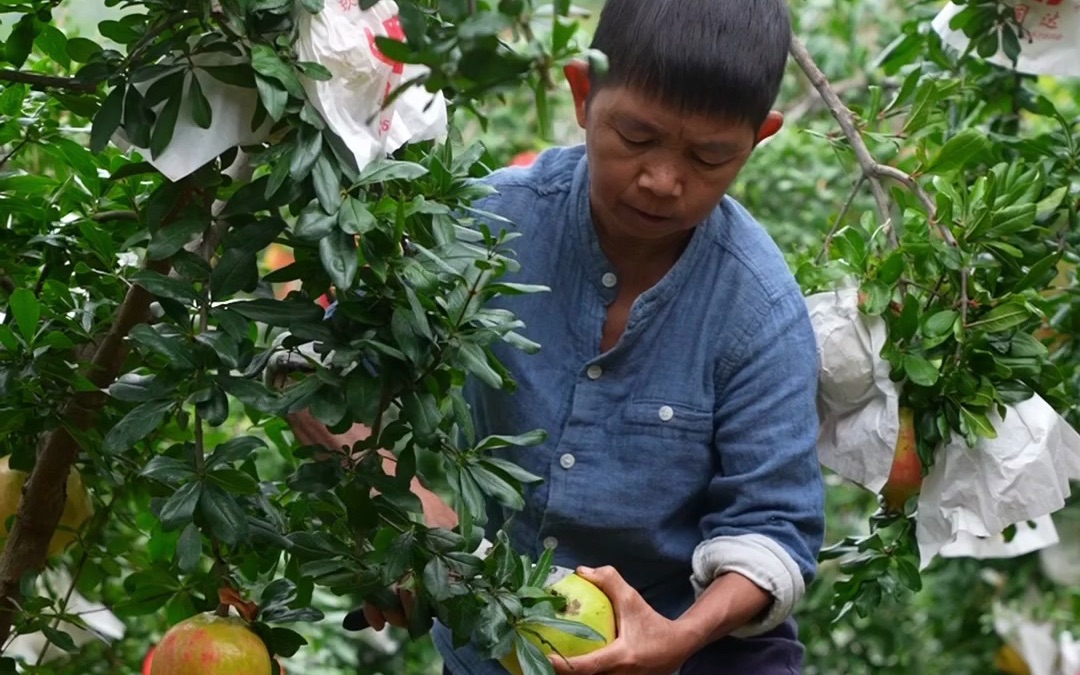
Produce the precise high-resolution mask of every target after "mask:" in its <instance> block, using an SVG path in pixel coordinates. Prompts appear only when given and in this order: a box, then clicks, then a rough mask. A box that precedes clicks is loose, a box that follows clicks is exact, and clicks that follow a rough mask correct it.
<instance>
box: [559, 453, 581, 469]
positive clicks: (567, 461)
mask: <svg viewBox="0 0 1080 675" xmlns="http://www.w3.org/2000/svg"><path fill="white" fill-rule="evenodd" d="M575 461H577V460H575V459H574V456H573V455H571V454H570V453H569V452H568V453H566V454H565V455H563V456H562V457H560V458H559V465H560V466H562V468H564V469H569V468H570V467H572V466H574V462H575Z"/></svg>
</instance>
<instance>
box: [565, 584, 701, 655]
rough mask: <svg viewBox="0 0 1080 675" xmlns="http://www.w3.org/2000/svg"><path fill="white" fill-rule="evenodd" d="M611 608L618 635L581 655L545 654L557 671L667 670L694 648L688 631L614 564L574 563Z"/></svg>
mask: <svg viewBox="0 0 1080 675" xmlns="http://www.w3.org/2000/svg"><path fill="white" fill-rule="evenodd" d="M577 573H578V574H579V575H580V576H582V577H583V578H585V579H587V580H589V581H591V582H592V583H594V584H596V585H597V586H598V587H599V588H600V590H602V591H603V592H604V593H605V594H607V596H608V597H609V598H610V599H611V604H612V606H613V607H614V608H615V625H616V634H617V637H616V638H615V640H613V641H612V642H611V643H610V644H608V645H606V646H604V647H602V648H600V649H598V650H596V651H595V652H592V653H591V654H586V655H584V656H576V657H574V658H571V659H563V658H562V657H560V656H558V655H552V656H551V657H550V659H551V663H552V665H554V666H555V672H556V673H558V675H671V674H672V673H674V672H676V671H677V670H678V669H679V667H680V666H682V664H683V663H684V662H685V661H686V660H687V659H688V658H690V656H691V655H692V654H693V652H694V651H696V645H695V644H694V639H693V636H691V635H688V634H687V632H686V630H685V629H683V628H682V627H681V626H679V625H678V624H677V623H676V622H675V621H672V620H671V619H668V618H667V617H665V616H662V615H660V614H658V613H657V612H656V611H655V610H653V608H652V607H651V606H649V603H647V602H645V599H644V598H642V597H641V594H639V593H638V592H637V591H636V590H635V589H634V587H633V586H631V585H630V584H628V583H626V581H625V580H624V579H623V578H622V576H621V575H620V574H619V573H618V572H617V571H616V570H615V568H614V567H601V568H598V569H595V570H594V569H590V568H587V567H579V568H578V569H577Z"/></svg>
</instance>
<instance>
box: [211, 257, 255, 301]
mask: <svg viewBox="0 0 1080 675" xmlns="http://www.w3.org/2000/svg"><path fill="white" fill-rule="evenodd" d="M258 283H259V260H258V257H257V256H256V254H255V253H254V252H252V251H248V250H246V249H242V248H230V249H228V250H226V251H225V253H224V254H223V255H222V256H221V259H220V260H218V263H217V265H215V266H214V271H213V272H212V273H211V274H210V293H211V294H212V295H213V298H214V300H224V299H226V298H228V297H230V296H232V295H234V294H236V293H238V292H240V291H246V292H249V293H250V292H252V291H254V290H255V288H256V286H258Z"/></svg>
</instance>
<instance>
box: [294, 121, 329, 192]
mask: <svg viewBox="0 0 1080 675" xmlns="http://www.w3.org/2000/svg"><path fill="white" fill-rule="evenodd" d="M321 152H322V134H321V133H319V130H318V129H316V128H315V127H312V126H309V125H303V126H301V127H300V130H299V131H297V134H296V137H295V140H294V142H293V151H292V155H291V157H290V159H289V176H291V177H292V179H293V180H296V181H301V180H304V179H305V178H307V176H308V174H309V173H311V167H313V166H315V160H317V159H318V158H319V155H320V153H321Z"/></svg>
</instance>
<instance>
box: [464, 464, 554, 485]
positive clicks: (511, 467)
mask: <svg viewBox="0 0 1080 675" xmlns="http://www.w3.org/2000/svg"><path fill="white" fill-rule="evenodd" d="M480 463H481V464H483V465H486V466H488V467H489V468H492V469H495V470H498V471H503V472H505V473H506V474H508V475H510V476H512V477H513V478H514V479H515V480H517V481H519V482H521V483H524V484H526V485H528V484H530V483H539V482H541V481H543V480H544V479H543V478H541V477H540V476H537V475H535V474H532V473H529V472H528V471H526V470H525V469H523V468H521V467H520V466H518V465H517V464H514V463H513V462H510V461H507V460H505V459H502V458H500V457H485V458H483V459H481V460H480Z"/></svg>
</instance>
